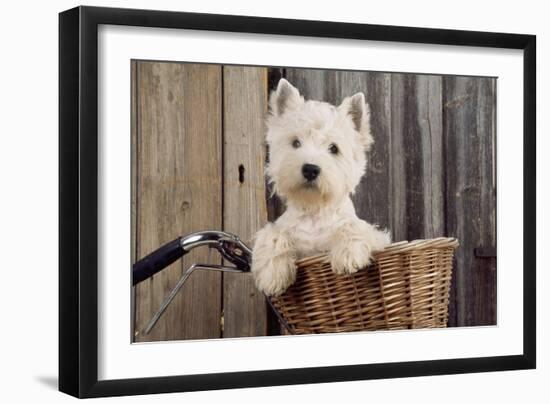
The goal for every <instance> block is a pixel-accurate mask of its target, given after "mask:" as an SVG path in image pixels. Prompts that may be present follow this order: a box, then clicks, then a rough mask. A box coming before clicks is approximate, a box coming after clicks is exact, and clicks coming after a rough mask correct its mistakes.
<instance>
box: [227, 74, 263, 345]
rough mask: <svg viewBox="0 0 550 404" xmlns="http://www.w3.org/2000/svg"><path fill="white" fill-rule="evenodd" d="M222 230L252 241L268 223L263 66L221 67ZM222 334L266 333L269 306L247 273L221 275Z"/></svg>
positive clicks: (228, 335) (246, 334)
mask: <svg viewBox="0 0 550 404" xmlns="http://www.w3.org/2000/svg"><path fill="white" fill-rule="evenodd" d="M223 83H224V92H223V93H224V112H223V114H224V159H223V160H224V195H223V197H224V205H223V207H224V216H223V219H224V220H223V222H224V229H225V230H226V231H229V232H232V233H235V234H237V235H238V236H239V237H240V238H241V239H242V240H243V241H245V242H247V243H250V242H251V239H252V236H253V235H254V233H256V232H257V231H258V230H259V229H260V228H262V227H263V226H264V225H265V223H266V222H267V207H266V199H265V194H266V190H265V178H264V175H263V172H264V170H263V169H264V163H265V142H264V134H265V126H264V125H265V124H264V119H265V114H266V111H267V70H266V69H265V68H259V67H242V66H224V68H223ZM223 310H224V311H223V319H224V322H223V324H224V328H223V336H224V337H250V336H259V335H266V334H267V315H268V311H267V306H266V300H265V297H264V296H263V294H261V293H260V292H258V290H257V289H256V287H255V285H254V281H253V279H252V275H251V274H232V273H225V274H224V275H223Z"/></svg>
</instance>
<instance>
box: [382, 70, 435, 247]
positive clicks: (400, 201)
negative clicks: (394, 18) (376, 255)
mask: <svg viewBox="0 0 550 404" xmlns="http://www.w3.org/2000/svg"><path fill="white" fill-rule="evenodd" d="M441 100H442V89H441V77H440V76H429V75H411V74H394V75H392V112H391V115H392V138H391V150H392V152H391V153H390V163H389V164H390V170H391V172H392V175H391V181H392V185H391V188H392V192H393V196H392V206H393V220H392V229H393V231H394V235H395V240H405V239H408V240H414V239H418V238H431V237H440V236H442V235H444V232H445V225H444V219H443V212H444V197H443V194H444V162H443V129H442V106H441V102H442V101H441Z"/></svg>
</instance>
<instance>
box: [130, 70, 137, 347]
mask: <svg viewBox="0 0 550 404" xmlns="http://www.w3.org/2000/svg"><path fill="white" fill-rule="evenodd" d="M136 82H137V61H135V60H132V61H131V65H130V92H131V95H130V102H131V106H130V109H131V110H130V114H131V115H130V141H131V145H130V148H131V151H130V154H131V157H130V160H131V161H130V164H131V167H130V176H131V179H130V180H131V191H130V193H131V202H130V203H131V206H130V209H131V211H130V217H131V219H130V220H131V226H132V229H131V234H130V243H131V245H130V255H131V258H130V259H131V261H132V265H133V264H134V263H135V262H136V261H137V256H136V253H137V248H136V247H137V245H136V239H137V238H136V233H137V170H136V168H137V160H138V156H137V121H138V114H137V103H138V95H137V85H136V84H137V83H136ZM135 292H136V288H132V291H131V294H130V299H131V302H130V310H131V313H130V315H131V324H132V336H131V340H132V341H135V333H136V293H135Z"/></svg>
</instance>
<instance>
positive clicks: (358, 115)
mask: <svg viewBox="0 0 550 404" xmlns="http://www.w3.org/2000/svg"><path fill="white" fill-rule="evenodd" d="M338 109H339V110H340V111H341V112H342V113H344V114H345V115H346V116H347V117H348V118H349V119H350V120H351V122H352V123H353V127H354V129H355V130H356V131H357V132H358V133H359V137H360V141H361V143H362V145H363V147H364V148H365V150H369V149H370V147H371V145H372V143H373V138H372V135H371V132H370V108H369V104H367V103H366V102H365V95H364V94H363V93H357V94H355V95H352V96H351V97H347V98H345V99H344V101H342V104H340V106H339V107H338Z"/></svg>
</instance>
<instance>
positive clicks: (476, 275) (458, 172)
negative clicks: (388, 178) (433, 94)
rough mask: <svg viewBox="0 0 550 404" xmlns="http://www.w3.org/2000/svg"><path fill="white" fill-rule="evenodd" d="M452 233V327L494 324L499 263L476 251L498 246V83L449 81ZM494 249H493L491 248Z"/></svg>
mask: <svg viewBox="0 0 550 404" xmlns="http://www.w3.org/2000/svg"><path fill="white" fill-rule="evenodd" d="M443 80H444V104H443V105H444V133H445V150H446V164H447V180H446V187H447V193H446V199H447V217H446V220H447V232H448V234H449V235H450V236H454V237H457V238H458V239H459V240H460V244H461V246H460V248H459V249H458V250H457V253H456V266H455V273H454V281H453V285H452V295H451V298H452V300H451V304H450V318H449V325H456V326H468V325H484V324H494V323H495V321H496V271H495V267H494V264H495V262H494V261H491V259H486V258H475V256H474V250H475V248H479V247H493V246H494V243H495V242H496V216H495V214H496V212H495V208H496V199H495V198H496V187H495V181H494V131H495V127H494V125H495V111H494V108H495V102H494V101H495V98H494V97H495V95H494V88H495V87H494V85H495V84H494V79H490V78H474V77H445V78H444V79H443ZM488 244H493V245H488Z"/></svg>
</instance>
